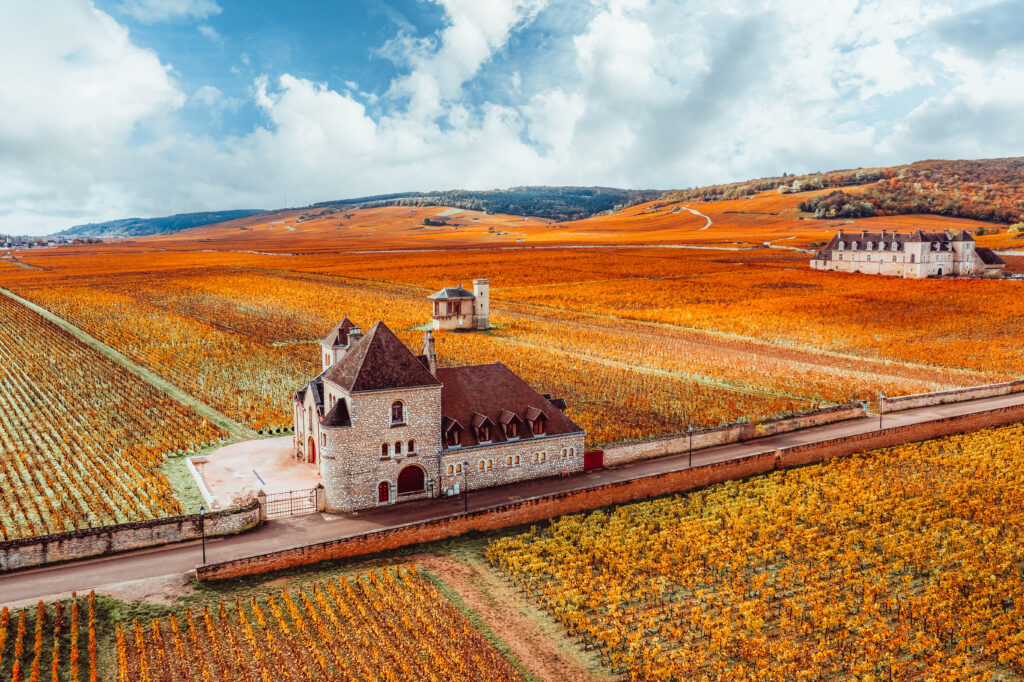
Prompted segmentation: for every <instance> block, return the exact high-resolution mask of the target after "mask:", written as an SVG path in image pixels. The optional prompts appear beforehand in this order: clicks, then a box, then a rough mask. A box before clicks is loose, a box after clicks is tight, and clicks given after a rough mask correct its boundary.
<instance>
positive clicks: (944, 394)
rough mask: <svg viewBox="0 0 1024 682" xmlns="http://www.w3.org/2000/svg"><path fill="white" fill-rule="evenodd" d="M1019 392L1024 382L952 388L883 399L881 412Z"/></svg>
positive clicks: (1022, 389)
mask: <svg viewBox="0 0 1024 682" xmlns="http://www.w3.org/2000/svg"><path fill="white" fill-rule="evenodd" d="M1021 391H1024V381H1004V382H1002V383H999V384H987V385H985V386H971V387H969V388H954V389H951V390H949V391H935V392H934V393H917V394H915V395H900V396H896V397H894V398H884V399H883V400H882V411H883V412H898V411H900V410H910V409H913V408H915V407H928V406H930V405H943V404H945V403H957V402H961V401H964V400H976V399H978V398H991V397H993V396H997V395H1008V394H1010V393H1020V392H1021Z"/></svg>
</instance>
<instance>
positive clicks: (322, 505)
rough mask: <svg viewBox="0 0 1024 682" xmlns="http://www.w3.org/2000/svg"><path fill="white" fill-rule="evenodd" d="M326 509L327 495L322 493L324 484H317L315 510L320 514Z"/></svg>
mask: <svg viewBox="0 0 1024 682" xmlns="http://www.w3.org/2000/svg"><path fill="white" fill-rule="evenodd" d="M325 509H327V493H325V492H324V484H323V483H318V484H317V486H316V510H317V511H318V512H322V511H324V510H325Z"/></svg>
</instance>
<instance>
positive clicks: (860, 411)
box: [744, 403, 865, 440]
mask: <svg viewBox="0 0 1024 682" xmlns="http://www.w3.org/2000/svg"><path fill="white" fill-rule="evenodd" d="M864 416H865V414H864V408H863V406H862V405H861V404H860V403H849V404H846V405H836V406H835V407H826V408H823V409H820V410H813V411H811V412H804V413H803V414H796V415H793V416H792V417H786V418H784V419H773V420H772V421H767V422H762V423H760V424H758V425H757V426H755V427H752V430H753V431H754V434H753V436H751V435H749V433H748V434H745V435H744V440H747V439H749V438H751V437H756V438H760V437H762V436H774V435H775V434H777V433H787V432H789V431H799V430H800V429H809V428H811V427H812V426H821V425H822V424H832V423H835V422H841V421H846V420H847V419H858V418H860V417H864Z"/></svg>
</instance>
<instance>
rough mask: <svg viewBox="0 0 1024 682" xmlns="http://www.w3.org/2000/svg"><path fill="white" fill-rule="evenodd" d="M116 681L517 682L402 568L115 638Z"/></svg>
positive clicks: (428, 587)
mask: <svg viewBox="0 0 1024 682" xmlns="http://www.w3.org/2000/svg"><path fill="white" fill-rule="evenodd" d="M116 646H117V668H118V672H117V676H118V679H119V680H122V679H123V680H136V679H142V680H146V679H156V680H172V679H173V680H189V681H190V680H197V681H198V680H211V679H219V680H240V681H241V680H250V681H252V680H261V681H262V682H271V681H272V680H310V679H313V680H360V681H363V680H365V681H368V682H398V681H399V680H430V681H432V682H446V681H447V680H480V681H481V682H490V681H496V682H497V681H502V682H505V681H508V682H511V681H513V680H519V679H520V677H519V675H518V673H517V672H516V671H515V669H514V668H513V667H512V666H511V665H510V664H509V662H508V661H507V660H506V659H505V658H503V657H502V656H501V654H499V653H498V652H497V650H495V649H494V647H493V646H491V644H490V643H488V642H487V640H486V639H484V637H483V636H482V635H481V634H480V633H479V632H478V631H477V630H476V629H475V628H474V627H473V625H472V624H471V623H470V622H469V620H468V619H467V618H466V616H465V615H463V614H462V613H461V612H460V611H459V610H458V609H457V608H455V606H453V605H452V603H451V602H449V601H448V600H447V599H446V598H445V597H444V596H443V595H442V594H441V592H440V591H439V590H438V588H437V587H435V586H434V585H433V584H432V583H430V582H429V581H427V580H426V579H425V578H423V577H421V576H419V575H418V574H417V573H416V571H415V569H414V568H412V567H411V566H410V567H406V568H400V569H391V568H385V569H384V570H383V571H382V572H379V573H378V572H370V573H366V574H360V575H356V576H353V577H340V578H337V579H334V580H328V581H322V582H316V583H312V584H308V585H306V586H304V587H303V588H299V589H296V590H295V591H294V592H291V591H289V589H288V588H284V589H281V590H280V591H277V593H276V594H274V593H270V594H266V595H263V596H261V597H260V598H257V597H256V596H252V597H250V598H249V599H248V600H247V601H246V602H244V603H243V602H242V600H241V599H236V600H235V601H234V603H230V604H226V603H225V602H223V601H221V602H220V603H219V605H218V606H217V607H216V609H214V608H212V607H211V606H203V607H202V609H201V611H196V612H193V610H192V609H191V608H189V609H186V610H185V612H184V613H183V614H181V615H180V617H176V616H175V615H174V614H173V613H171V614H168V615H167V616H166V617H165V618H153V619H151V620H150V621H149V622H140V621H138V620H136V621H134V622H133V623H131V624H128V623H123V624H121V625H119V626H118V628H117V640H116Z"/></svg>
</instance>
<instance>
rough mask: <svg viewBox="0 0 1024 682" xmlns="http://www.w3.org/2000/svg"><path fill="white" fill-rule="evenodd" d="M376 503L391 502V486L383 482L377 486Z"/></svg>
mask: <svg viewBox="0 0 1024 682" xmlns="http://www.w3.org/2000/svg"><path fill="white" fill-rule="evenodd" d="M377 501H378V502H390V501H391V484H390V483H388V482H387V481H384V482H383V483H381V484H380V485H379V486H377Z"/></svg>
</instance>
